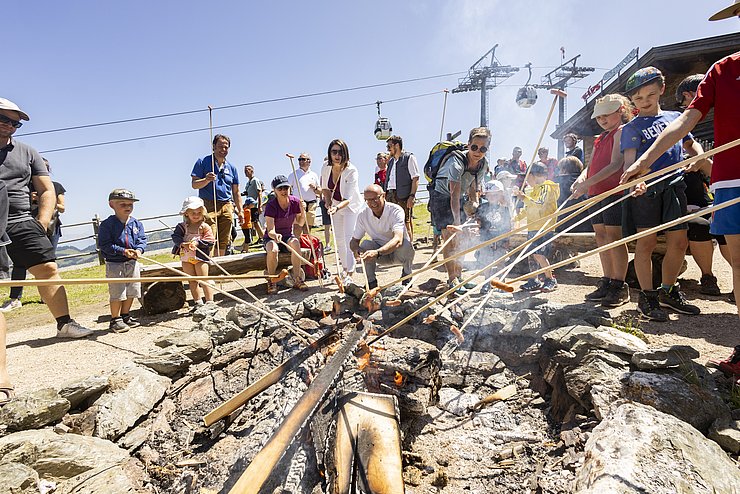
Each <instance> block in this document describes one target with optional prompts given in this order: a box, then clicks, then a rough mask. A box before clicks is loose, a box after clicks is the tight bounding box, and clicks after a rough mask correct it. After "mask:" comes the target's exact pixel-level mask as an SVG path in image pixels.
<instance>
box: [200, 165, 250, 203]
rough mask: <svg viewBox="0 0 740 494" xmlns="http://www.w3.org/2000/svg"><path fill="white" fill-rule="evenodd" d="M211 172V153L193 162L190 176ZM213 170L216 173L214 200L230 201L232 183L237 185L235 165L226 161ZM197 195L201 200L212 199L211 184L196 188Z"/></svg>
mask: <svg viewBox="0 0 740 494" xmlns="http://www.w3.org/2000/svg"><path fill="white" fill-rule="evenodd" d="M210 172H211V155H208V156H206V157H205V158H203V159H200V160H198V161H196V162H195V166H193V171H192V172H191V173H190V176H192V177H195V178H205V176H206V175H207V174H208V173H210ZM214 172H215V173H216V181H215V182H213V183H215V184H216V200H217V201H230V200H231V198H232V195H233V194H232V190H231V186H232V185H239V173H238V172H237V171H236V167H235V166H234V165H232V164H231V163H229V162H228V161H227V162H226V163H224V165H223V166H222V167H221V168H220V169H219V167H218V166H216V167H215V169H214ZM198 197H200V198H201V199H203V200H209V201H212V200H213V185H212V184H210V183H209V184H208V185H206V186H205V187H203V188H202V189H198Z"/></svg>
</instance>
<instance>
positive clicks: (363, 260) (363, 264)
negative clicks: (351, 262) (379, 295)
mask: <svg viewBox="0 0 740 494" xmlns="http://www.w3.org/2000/svg"><path fill="white" fill-rule="evenodd" d="M359 257H360V264H362V275H363V276H364V277H365V291H366V292H369V291H370V280H368V279H367V268H366V267H365V259H363V258H362V255H360V256H359Z"/></svg>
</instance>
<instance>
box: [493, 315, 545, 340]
mask: <svg viewBox="0 0 740 494" xmlns="http://www.w3.org/2000/svg"><path fill="white" fill-rule="evenodd" d="M515 314H516V315H515V316H514V317H513V318H508V319H507V320H506V323H504V326H503V328H501V333H504V334H508V335H512V336H518V335H530V334H538V333H539V332H540V331H541V330H542V329H543V327H542V319H540V316H539V315H538V314H537V312H535V311H533V310H530V309H522V310H520V311H519V312H516V313H515Z"/></svg>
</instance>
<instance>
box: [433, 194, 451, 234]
mask: <svg viewBox="0 0 740 494" xmlns="http://www.w3.org/2000/svg"><path fill="white" fill-rule="evenodd" d="M429 211H430V213H431V216H432V218H433V221H434V226H436V227H437V228H439V230H440V231H442V230H444V229H445V228H447V225H454V224H455V219H454V218H453V217H452V208H450V197H449V196H446V195H444V194H442V193H441V192H438V191H436V190H433V191H432V193H431V196H430V197H429Z"/></svg>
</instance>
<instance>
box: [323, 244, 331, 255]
mask: <svg viewBox="0 0 740 494" xmlns="http://www.w3.org/2000/svg"><path fill="white" fill-rule="evenodd" d="M331 253H332V249H331V245H327V246H326V247H324V254H331Z"/></svg>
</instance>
